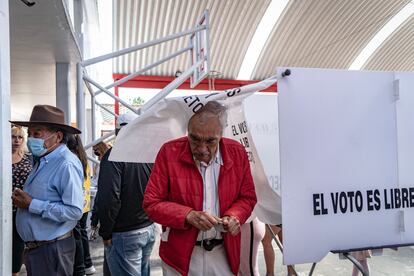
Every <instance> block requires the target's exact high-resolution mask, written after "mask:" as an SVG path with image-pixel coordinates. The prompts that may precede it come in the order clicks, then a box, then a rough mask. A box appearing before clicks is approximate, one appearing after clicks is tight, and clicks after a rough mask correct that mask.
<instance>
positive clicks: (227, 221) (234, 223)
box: [223, 216, 240, 236]
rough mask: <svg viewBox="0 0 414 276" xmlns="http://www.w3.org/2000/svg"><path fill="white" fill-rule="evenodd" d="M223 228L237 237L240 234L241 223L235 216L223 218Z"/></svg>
mask: <svg viewBox="0 0 414 276" xmlns="http://www.w3.org/2000/svg"><path fill="white" fill-rule="evenodd" d="M223 228H224V230H226V231H227V232H228V233H230V234H231V235H232V236H236V235H237V234H238V233H239V232H240V222H239V220H238V219H237V218H235V217H233V216H225V217H223Z"/></svg>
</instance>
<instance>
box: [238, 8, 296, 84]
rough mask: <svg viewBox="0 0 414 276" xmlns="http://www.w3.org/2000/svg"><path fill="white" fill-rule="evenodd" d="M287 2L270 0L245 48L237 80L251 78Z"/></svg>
mask: <svg viewBox="0 0 414 276" xmlns="http://www.w3.org/2000/svg"><path fill="white" fill-rule="evenodd" d="M288 2H289V0H272V2H271V3H270V5H269V6H268V7H267V9H266V12H265V14H264V15H263V17H262V20H261V21H260V23H259V25H258V26H257V29H256V32H255V33H254V35H253V38H252V40H251V41H250V45H249V48H247V51H246V55H245V56H244V59H243V62H242V65H241V66H240V70H239V74H238V75H237V79H238V80H249V79H250V78H251V76H252V74H253V70H254V67H255V65H256V63H257V60H258V58H259V56H260V53H261V52H262V50H263V48H264V46H265V44H266V41H267V39H268V38H269V36H270V33H271V32H272V30H273V28H274V26H275V25H276V23H277V20H278V19H279V17H280V15H281V14H282V12H283V10H284V9H285V7H286V5H287V3H288Z"/></svg>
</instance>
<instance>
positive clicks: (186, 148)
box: [179, 137, 233, 170]
mask: <svg viewBox="0 0 414 276" xmlns="http://www.w3.org/2000/svg"><path fill="white" fill-rule="evenodd" d="M226 140H228V139H227V138H223V137H222V138H221V139H220V142H219V143H220V145H219V150H220V154H221V159H222V163H223V164H222V166H223V167H224V169H225V170H228V169H230V168H231V167H232V166H233V160H232V159H231V158H230V156H229V152H228V150H227V147H226V144H227V141H226ZM179 160H180V161H182V162H185V163H188V164H194V165H195V161H194V159H193V155H192V154H191V149H190V143H189V142H188V138H187V137H185V142H184V143H183V147H182V148H181V152H180V154H179Z"/></svg>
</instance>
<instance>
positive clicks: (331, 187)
mask: <svg viewBox="0 0 414 276" xmlns="http://www.w3.org/2000/svg"><path fill="white" fill-rule="evenodd" d="M290 70H291V75H290V76H287V77H283V78H282V77H280V78H279V79H278V91H279V96H278V109H279V131H280V133H279V135H280V137H279V139H280V145H279V146H280V177H281V186H282V218H283V229H284V233H283V237H284V263H285V264H294V263H308V262H317V261H319V260H321V259H322V258H323V257H324V256H325V255H326V254H327V253H328V252H329V251H333V250H348V249H358V248H371V247H385V246H389V245H404V244H410V243H414V108H413V106H414V74H412V73H392V72H360V71H341V70H320V69H299V68H290ZM281 72H282V69H279V70H278V76H281Z"/></svg>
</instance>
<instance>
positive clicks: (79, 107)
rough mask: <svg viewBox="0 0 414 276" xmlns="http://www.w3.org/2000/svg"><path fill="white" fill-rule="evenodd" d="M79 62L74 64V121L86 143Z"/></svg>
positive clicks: (83, 95)
mask: <svg viewBox="0 0 414 276" xmlns="http://www.w3.org/2000/svg"><path fill="white" fill-rule="evenodd" d="M82 69H83V68H82V66H81V65H80V63H78V64H77V65H76V74H77V76H76V123H77V127H78V129H79V130H80V131H82V134H81V138H82V141H83V142H84V143H86V137H87V136H86V127H85V124H86V121H85V94H84V91H83V75H82Z"/></svg>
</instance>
